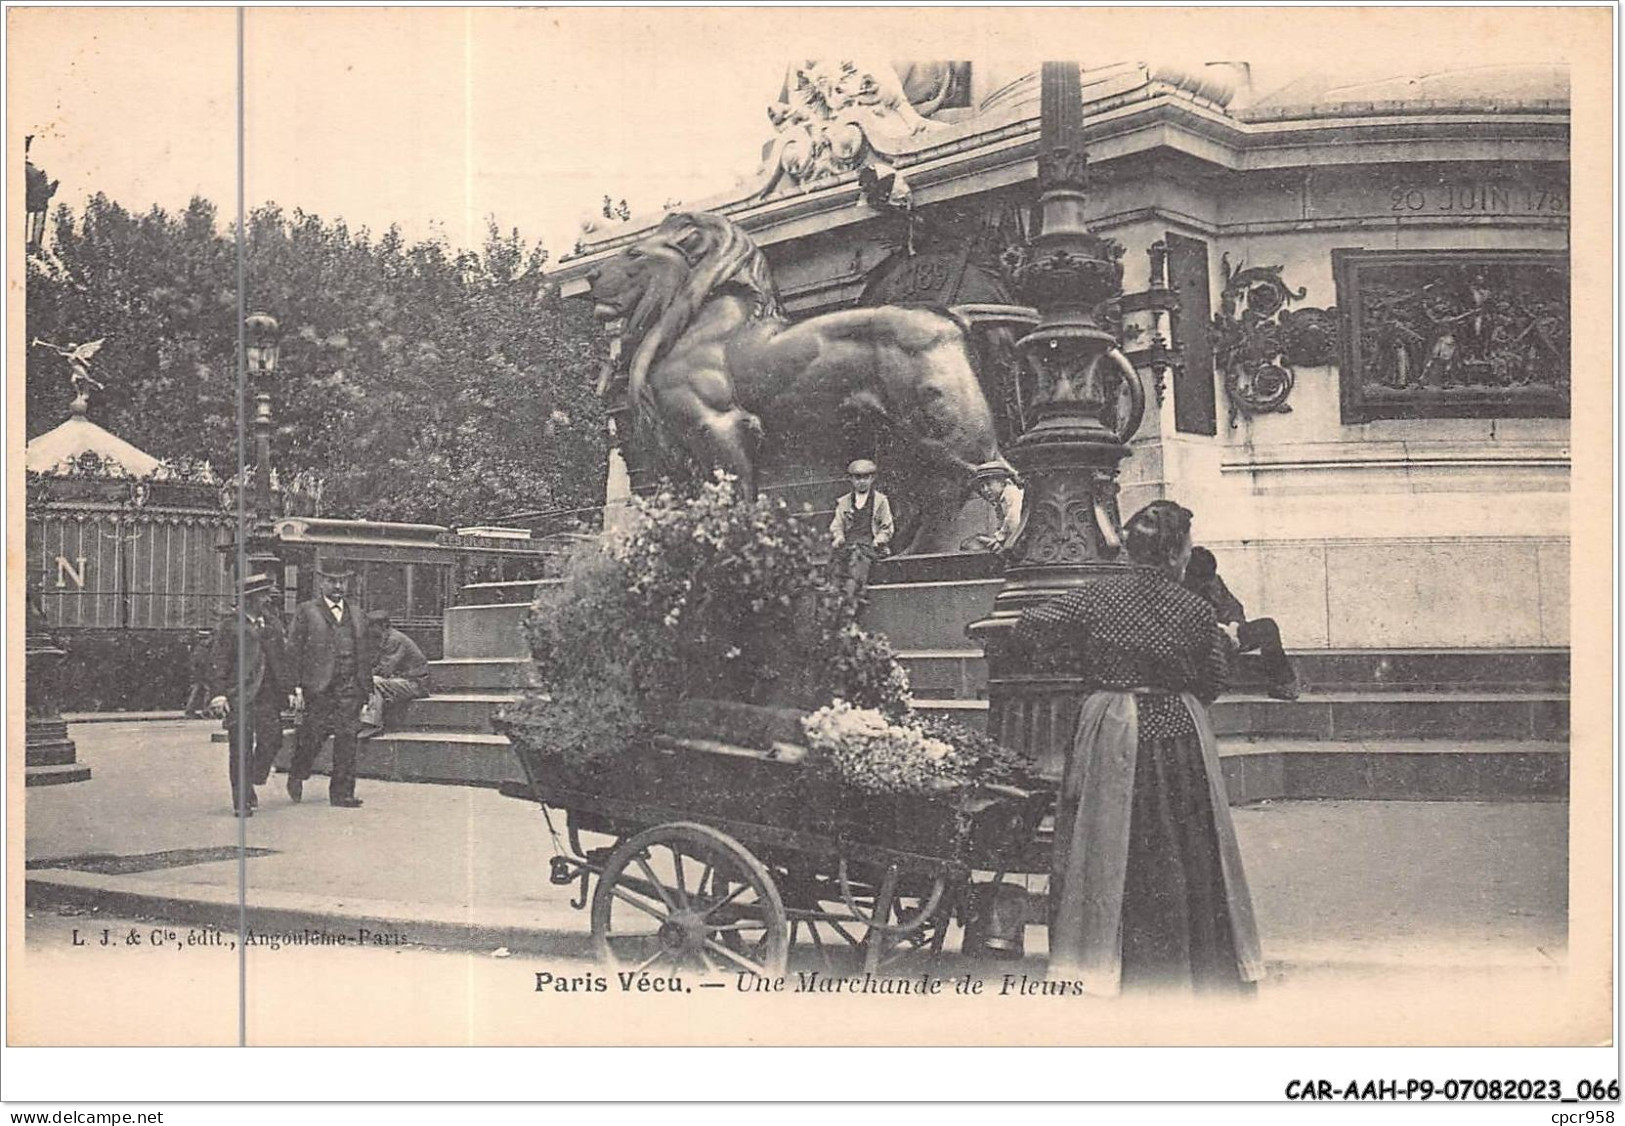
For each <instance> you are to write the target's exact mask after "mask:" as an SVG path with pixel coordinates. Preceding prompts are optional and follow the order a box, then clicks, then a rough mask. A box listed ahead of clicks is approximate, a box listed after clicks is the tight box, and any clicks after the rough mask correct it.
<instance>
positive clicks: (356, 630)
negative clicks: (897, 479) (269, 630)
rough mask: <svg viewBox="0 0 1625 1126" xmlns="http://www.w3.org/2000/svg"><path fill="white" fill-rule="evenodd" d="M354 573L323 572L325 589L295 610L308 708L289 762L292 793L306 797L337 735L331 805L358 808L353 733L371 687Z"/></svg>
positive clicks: (293, 648)
mask: <svg viewBox="0 0 1625 1126" xmlns="http://www.w3.org/2000/svg"><path fill="white" fill-rule="evenodd" d="M353 573H354V572H351V571H339V570H319V571H318V573H317V583H318V585H319V587H320V589H321V593H320V594H319V595H317V596H316V597H315V598H312V599H311V600H310V601H308V602H301V603H300V604H299V605H298V606H297V607H296V608H295V609H294V612H293V627H292V628H291V629H290V630H289V631H288V650H289V654H290V656H291V657H292V660H293V668H294V675H295V676H296V677H297V682H298V688H297V689H296V690H295V691H296V694H297V695H298V697H299V699H300V701H301V702H302V704H303V707H304V713H305V718H304V722H303V723H301V724H300V725H299V740H298V744H297V745H296V746H295V748H294V752H293V761H292V762H291V763H290V764H289V765H288V796H289V797H291V798H292V799H293V800H294V801H299V800H301V799H302V798H303V797H304V784H305V779H306V778H309V777H310V768H311V766H312V765H313V764H314V763H315V761H316V754H317V752H318V751H320V750H321V747H322V744H323V743H324V742H326V741H327V737H328V736H329V735H331V736H332V737H333V772H332V774H331V776H330V777H329V779H328V784H327V800H328V803H329V804H331V805H334V806H337V807H338V808H340V809H357V808H359V807H360V805H361V799H360V798H358V797H356V796H355V737H356V732H357V730H358V729H359V727H360V715H361V703H362V701H363V700H365V699H366V698H367V690H368V689H369V688H370V687H371V679H372V678H371V676H370V675H369V674H370V671H371V668H372V665H371V662H369V661H368V660H367V656H366V636H365V632H364V624H363V621H362V614H361V610H360V607H358V606H354V605H352V604H351V603H350V601H349V597H348V596H349V592H350V577H351V575H352V574H353Z"/></svg>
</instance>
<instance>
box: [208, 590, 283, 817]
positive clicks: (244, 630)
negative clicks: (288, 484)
mask: <svg viewBox="0 0 1625 1126" xmlns="http://www.w3.org/2000/svg"><path fill="white" fill-rule="evenodd" d="M273 589H274V584H273V582H272V580H271V576H270V575H263V574H261V575H249V576H248V577H247V578H246V579H244V580H243V587H242V599H241V602H240V604H239V605H238V607H237V608H236V609H235V610H233V611H232V612H231V613H229V614H227V615H226V616H225V617H223V618H221V620H220V625H219V628H217V629H216V630H215V631H214V637H213V638H212V640H211V643H210V662H209V677H210V680H211V681H212V683H213V684H214V686H215V690H216V691H217V692H218V693H219V695H217V696H215V697H214V699H212V700H210V701H209V710H210V711H211V712H212V713H213V714H215V715H218V716H223V717H224V718H225V726H226V734H227V739H228V741H229V742H230V745H231V765H230V767H229V768H228V774H229V776H230V778H231V807H232V809H233V810H234V811H235V812H236V814H237V816H238V817H252V816H253V815H254V807H255V805H257V804H258V798H257V797H256V796H255V793H254V787H255V786H263V785H264V784H265V783H266V782H267V781H268V780H269V779H270V777H271V764H272V763H273V762H275V761H276V756H277V752H278V751H280V750H281V749H282V707H283V705H284V704H285V703H286V702H287V700H288V693H289V692H290V691H292V689H293V683H292V681H293V676H292V671H293V670H292V668H291V667H290V665H289V663H288V654H287V648H286V646H287V642H286V639H285V638H284V636H283V633H282V623H280V622H278V621H277V620H276V615H274V614H269V613H267V612H266V609H265V596H266V595H267V594H269V593H270V592H271V591H272V590H273ZM244 770H246V771H247V773H248V781H247V782H246V783H244V782H243V780H242V774H243V772H244Z"/></svg>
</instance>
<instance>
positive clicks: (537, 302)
mask: <svg viewBox="0 0 1625 1126" xmlns="http://www.w3.org/2000/svg"><path fill="white" fill-rule="evenodd" d="M234 238H235V232H234V230H232V229H230V228H228V229H226V230H224V231H223V232H222V230H220V229H219V217H218V215H217V214H216V211H215V208H214V206H213V205H212V204H209V203H207V202H205V201H203V200H193V202H192V203H191V205H190V206H189V207H188V208H186V210H185V211H183V212H181V213H179V214H170V213H167V212H165V211H163V210H160V209H156V208H155V209H153V210H151V211H149V212H147V213H145V214H143V215H136V214H133V213H131V212H129V211H126V210H125V209H124V208H122V207H120V206H119V205H118V204H116V203H112V202H111V201H109V200H107V199H106V198H105V197H102V196H97V197H96V198H94V199H92V200H91V201H90V202H89V203H88V204H87V205H86V207H85V210H84V212H83V213H82V214H79V215H75V214H73V213H72V212H71V211H70V210H69V209H68V208H65V207H64V208H59V209H58V210H57V213H56V222H55V229H54V232H53V235H52V238H51V240H50V247H51V258H46V259H42V260H38V261H36V260H34V259H31V260H30V263H29V279H28V332H29V336H30V338H33V337H40V338H42V339H45V340H50V341H53V342H55V343H58V344H66V343H70V342H72V343H79V342H83V341H86V340H93V339H96V338H98V337H105V338H106V339H107V344H106V345H105V346H104V347H103V349H102V351H101V353H100V354H99V355H98V356H97V357H96V359H95V361H94V363H93V365H92V372H93V374H95V375H96V376H97V378H99V379H101V380H102V381H103V382H104V383H105V384H106V390H105V391H100V392H96V393H95V394H94V396H93V398H92V405H91V414H92V417H93V418H94V419H95V420H96V421H97V422H98V423H100V424H101V425H103V426H105V427H107V428H108V429H109V430H111V431H113V432H114V433H115V434H118V435H119V436H120V437H122V438H124V439H126V440H127V441H130V442H133V443H134V444H135V445H137V446H139V447H141V448H142V449H144V450H147V451H148V452H149V453H151V454H153V455H155V456H157V457H160V458H164V459H166V460H179V459H181V458H195V459H207V460H208V461H209V462H210V463H211V464H212V465H213V466H214V468H215V469H216V470H217V471H218V472H220V473H221V475H222V476H227V477H229V476H231V475H232V474H233V473H235V472H236V468H237V465H238V456H239V451H238V448H237V430H238V417H239V412H240V411H248V412H250V413H249V417H251V412H252V405H251V403H250V402H249V400H248V395H247V394H243V395H241V396H240V394H239V388H238V379H237V361H236V346H237V263H236V248H235V245H234ZM246 257H247V263H246V269H247V273H246V278H247V292H246V295H245V299H246V304H247V307H248V309H249V310H250V311H263V312H267V313H270V314H271V315H272V316H274V317H276V318H277V320H278V322H279V323H280V326H281V357H280V360H279V363H278V370H277V374H276V383H275V386H274V387H273V388H272V405H273V410H274V412H275V418H276V422H277V430H276V433H275V434H274V435H273V436H272V460H273V464H274V465H276V466H277V468H278V471H279V473H280V474H281V475H282V476H284V478H288V477H292V476H293V475H294V474H297V473H299V472H300V471H307V472H311V473H314V474H316V475H317V476H318V477H319V478H320V479H321V480H322V483H323V486H324V488H323V515H330V516H349V517H366V518H371V519H379V520H408V521H422V522H431V523H448V524H449V523H456V522H475V521H478V520H484V519H492V518H495V517H498V516H501V515H503V514H504V513H511V512H516V511H537V510H550V509H576V508H591V507H593V506H596V505H598V504H599V503H601V502H602V490H603V479H604V471H605V465H606V463H607V457H608V451H607V447H606V444H605V441H604V418H603V409H602V405H601V404H600V402H599V400H598V397H597V394H596V392H595V390H594V381H595V377H596V372H597V367H598V363H599V345H598V343H597V338H596V332H595V329H594V325H593V322H592V317H591V311H590V310H589V309H588V308H587V307H586V305H585V303H583V302H567V301H564V300H562V299H561V298H560V297H559V296H558V294H557V292H556V290H553V289H551V288H550V287H549V286H547V284H546V283H545V282H544V281H543V280H542V278H541V269H542V266H543V265H544V264H545V262H546V261H547V255H546V252H545V251H543V250H542V249H541V248H540V247H533V246H530V245H529V244H527V243H526V242H525V241H524V240H523V239H522V238H521V237H520V236H519V234H518V232H516V231H511V232H508V233H506V234H504V233H503V232H501V231H499V230H498V229H497V228H496V226H495V224H491V225H490V227H489V228H488V230H487V235H486V240H485V243H484V245H483V247H482V248H481V249H480V250H479V251H477V252H473V251H470V252H465V253H461V254H459V253H454V252H453V251H452V250H451V249H450V248H449V247H448V246H446V245H445V244H443V243H440V242H425V243H419V244H417V245H408V244H407V243H406V242H405V241H404V240H403V239H402V238H401V236H400V233H399V232H398V231H397V230H395V229H393V228H392V229H390V230H389V231H387V232H385V233H384V234H383V235H382V236H381V237H376V238H375V237H374V236H373V235H372V234H370V233H369V232H368V231H366V230H361V231H351V230H350V229H349V228H348V227H346V226H345V224H344V223H342V222H326V221H324V220H322V219H321V218H320V217H318V216H315V215H308V214H305V213H303V212H300V211H294V212H292V213H291V214H288V213H285V212H283V211H282V210H281V209H280V208H277V207H274V206H267V207H263V208H260V209H259V210H257V211H255V212H254V213H253V215H251V216H250V217H249V221H248V239H247V244H246ZM27 395H28V419H27V425H28V434H29V437H34V436H36V435H38V434H40V433H43V432H44V431H46V430H48V429H50V428H51V427H53V426H55V425H57V424H58V423H59V422H61V421H62V419H63V418H64V417H65V416H66V409H67V403H68V398H69V394H68V386H67V365H66V363H65V362H64V361H63V360H62V359H61V358H60V357H58V356H55V355H53V354H51V353H49V352H47V351H45V350H44V349H38V348H35V349H30V352H29V358H28V379H27Z"/></svg>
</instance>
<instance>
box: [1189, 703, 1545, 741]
mask: <svg viewBox="0 0 1625 1126" xmlns="http://www.w3.org/2000/svg"><path fill="white" fill-rule="evenodd" d="M1212 715H1213V726H1214V730H1216V731H1217V732H1218V733H1219V734H1220V735H1249V736H1253V737H1256V738H1265V737H1274V738H1292V739H1325V740H1350V739H1450V740H1463V739H1468V740H1471V739H1535V740H1567V739H1568V737H1569V700H1568V695H1567V693H1564V692H1324V693H1322V692H1314V693H1309V694H1306V695H1303V696H1301V697H1299V698H1298V699H1297V700H1294V701H1290V702H1288V701H1284V700H1272V699H1269V698H1268V697H1263V696H1226V697H1224V698H1222V699H1221V700H1219V702H1218V703H1216V704H1215V705H1214V706H1213V709H1212Z"/></svg>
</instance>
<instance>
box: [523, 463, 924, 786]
mask: <svg viewBox="0 0 1625 1126" xmlns="http://www.w3.org/2000/svg"><path fill="white" fill-rule="evenodd" d="M634 510H635V524H634V526H633V528H632V530H631V531H630V532H629V533H627V534H625V535H624V536H622V537H620V538H618V539H616V540H613V541H611V542H610V543H608V544H607V545H599V544H596V543H595V544H589V545H587V546H585V547H583V548H581V549H578V551H577V553H576V554H575V556H574V557H573V558H572V560H571V563H570V566H569V569H568V571H567V575H566V578H565V581H564V583H563V585H562V586H561V587H560V588H558V589H556V590H555V591H553V592H551V593H549V594H547V595H545V596H544V597H543V598H542V599H539V600H538V602H537V603H536V605H535V606H534V607H533V608H532V610H531V613H530V615H529V617H528V619H527V621H526V623H525V630H526V635H527V636H528V638H529V640H530V645H531V653H532V656H533V658H534V662H535V674H536V683H537V686H538V691H536V692H535V693H532V694H531V695H530V696H528V697H527V698H526V699H525V700H524V701H523V702H522V703H521V704H520V705H518V706H516V707H514V708H511V709H509V710H508V711H507V712H506V713H505V718H504V722H505V723H506V724H508V725H509V728H510V730H515V729H522V734H523V737H526V738H528V739H530V740H531V741H532V742H533V743H534V744H535V745H536V746H538V747H541V748H544V749H545V750H546V751H547V752H548V753H552V754H558V755H562V756H564V757H565V758H566V759H568V760H571V761H573V762H577V763H584V762H587V761H591V760H592V759H594V758H596V757H598V756H600V755H602V754H606V753H613V752H614V751H615V750H617V749H619V748H622V747H624V746H626V745H627V744H628V742H629V741H630V740H632V739H633V738H635V737H636V736H637V734H638V732H639V729H640V728H642V727H644V726H646V725H651V724H654V723H657V722H658V720H659V717H660V715H661V713H662V712H663V711H666V710H669V709H670V708H671V707H673V706H674V705H675V704H676V703H677V702H678V701H680V700H682V699H685V698H690V697H712V698H720V699H732V700H738V701H742V702H748V703H759V704H778V705H784V706H791V707H817V706H819V705H821V704H824V703H827V702H828V701H829V700H830V699H831V698H832V697H834V696H843V697H846V698H848V699H852V700H861V701H863V702H864V703H865V704H866V705H868V706H873V707H878V708H883V709H885V710H887V711H888V712H891V713H893V714H903V713H905V712H906V711H907V709H908V678H907V675H906V674H905V673H904V672H903V670H902V668H901V666H899V665H898V664H897V662H896V659H895V656H894V654H893V653H892V651H891V648H890V646H888V645H887V644H886V643H885V641H884V639H881V638H877V637H874V636H872V635H870V634H868V633H866V632H865V631H864V630H862V629H860V628H858V627H857V626H855V625H853V624H852V623H851V605H850V603H849V602H846V601H844V600H843V599H841V598H840V597H839V596H835V595H830V594H828V593H827V592H825V591H824V590H823V589H822V579H823V576H822V572H821V568H820V566H819V564H818V562H817V559H818V557H819V555H820V554H821V548H822V546H823V536H822V530H821V529H820V528H819V526H818V524H817V522H816V521H812V520H808V519H805V518H802V517H798V516H796V515H794V514H792V513H791V512H790V511H789V510H788V509H787V508H786V507H785V505H784V503H783V502H782V501H778V500H773V499H770V498H767V497H759V498H757V499H756V500H755V501H753V502H750V503H746V502H744V501H741V500H739V499H738V498H737V496H736V494H735V486H734V483H733V481H732V480H731V479H730V478H727V477H726V476H723V475H720V474H719V475H718V476H717V477H716V478H715V479H713V480H712V481H710V482H708V483H706V484H704V485H702V486H700V487H698V488H697V489H695V490H693V491H692V492H691V493H690V494H689V495H686V496H684V495H681V494H680V493H678V492H677V491H675V490H673V489H670V488H667V489H663V490H662V491H661V492H660V493H659V494H658V495H656V496H655V497H654V498H652V499H649V500H638V501H636V502H634Z"/></svg>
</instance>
